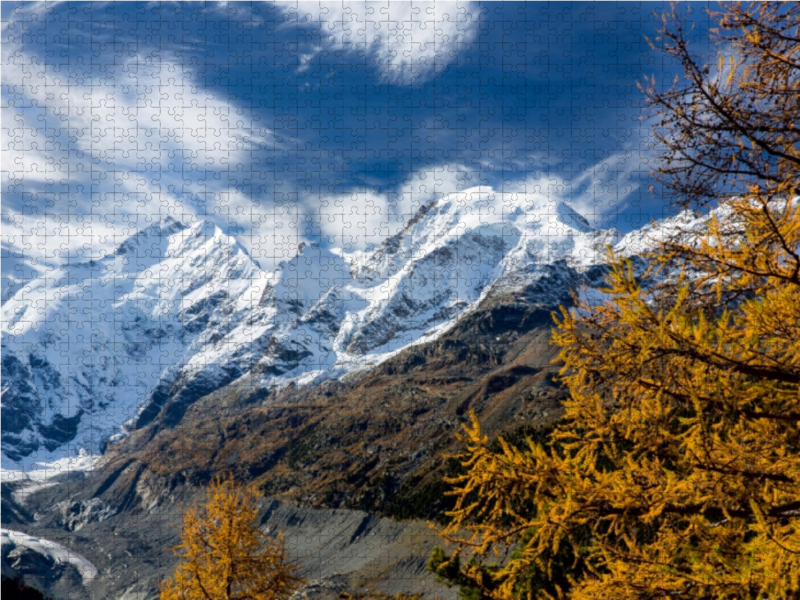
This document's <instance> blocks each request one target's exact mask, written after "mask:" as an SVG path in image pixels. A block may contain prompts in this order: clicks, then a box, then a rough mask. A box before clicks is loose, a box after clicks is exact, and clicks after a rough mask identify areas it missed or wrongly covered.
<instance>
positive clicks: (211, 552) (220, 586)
mask: <svg viewBox="0 0 800 600" xmlns="http://www.w3.org/2000/svg"><path fill="white" fill-rule="evenodd" d="M207 496H208V497H207V500H206V502H205V504H203V505H202V506H199V505H198V504H197V503H196V502H195V504H194V505H193V506H192V507H191V508H189V509H188V510H186V511H184V513H183V530H182V533H181V543H180V544H178V545H177V546H175V547H174V548H173V551H174V552H175V554H177V555H178V556H179V557H180V558H181V561H180V563H179V564H178V566H177V568H176V570H175V573H174V575H173V576H172V578H170V579H168V580H166V581H164V582H162V584H161V596H160V597H161V600H283V599H285V598H288V597H289V596H291V594H292V593H293V592H294V591H295V590H297V589H298V587H299V586H300V585H301V584H302V579H300V578H299V577H297V576H296V574H295V573H296V571H297V567H296V566H295V565H293V564H292V563H291V562H289V561H288V560H287V557H286V549H285V544H284V539H283V536H282V535H281V534H280V533H278V535H277V536H276V537H274V538H270V537H268V536H266V535H264V534H263V533H262V532H261V531H260V530H259V528H258V508H257V500H258V497H257V495H256V494H255V492H253V491H252V490H251V489H249V488H247V487H244V486H240V485H237V484H236V483H235V482H234V481H233V480H232V479H230V478H228V479H224V480H223V479H220V478H217V479H215V480H214V481H213V483H212V484H211V486H210V487H209V489H208V490H207Z"/></svg>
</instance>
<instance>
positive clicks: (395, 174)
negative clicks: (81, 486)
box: [2, 2, 706, 268]
mask: <svg viewBox="0 0 800 600" xmlns="http://www.w3.org/2000/svg"><path fill="white" fill-rule="evenodd" d="M705 6H706V4H705V3H698V4H694V5H692V7H693V9H694V14H693V16H692V17H691V18H692V19H693V20H695V21H696V22H697V26H698V28H697V34H696V35H697V40H698V42H699V44H700V47H701V49H702V44H703V43H705V39H706V38H705V34H704V32H705V29H706V24H705V20H706V16H705V14H704V12H703V10H704V8H705ZM665 8H666V7H665V6H664V5H663V4H662V3H628V2H625V3H610V2H609V3H601V4H593V3H545V2H542V3H527V4H523V3H514V2H508V3H478V2H447V3H444V2H437V3H418V2H413V3H410V2H403V3H401V2H388V3H387V2H375V3H351V2H344V3H343V2H331V3H319V2H301V3H297V2H285V3H284V2H279V3H260V2H258V3H257V2H242V3H207V4H200V3H167V2H161V3H134V2H130V3H101V2H96V3H78V2H63V3H14V2H3V4H2V18H3V65H2V67H3V68H2V127H3V143H2V149H3V154H4V156H3V167H2V171H3V172H2V192H3V197H2V212H3V244H4V252H8V251H9V249H13V250H14V251H16V252H24V253H25V254H27V255H29V256H32V257H34V258H33V260H41V261H44V260H48V261H54V262H59V261H62V262H63V261H64V260H66V259H67V258H68V257H70V258H86V257H88V256H89V255H97V254H99V253H102V252H105V251H108V249H109V248H112V247H113V246H114V245H115V244H116V243H119V242H120V241H122V239H124V238H125V237H126V236H128V235H130V234H132V233H134V232H135V231H136V230H137V229H140V228H142V227H144V226H147V225H148V224H149V223H150V222H152V220H154V219H158V218H161V217H165V216H167V215H170V214H171V215H172V216H174V217H175V218H178V219H181V220H184V221H193V220H195V219H198V218H208V219H211V220H212V221H214V222H215V223H217V224H218V225H219V226H220V227H222V228H223V230H225V231H228V232H230V233H233V234H236V235H237V236H239V237H240V238H241V239H242V241H243V242H244V243H245V245H246V246H247V247H248V248H249V249H250V251H251V253H252V254H253V256H254V257H255V258H256V259H257V260H259V262H260V263H261V264H262V265H263V266H265V267H267V268H270V267H271V266H273V265H274V264H275V263H276V262H277V261H279V260H282V259H284V258H287V257H290V256H292V255H293V254H294V253H295V252H296V247H297V244H298V243H299V242H301V241H318V242H320V243H322V244H323V245H330V246H338V247H343V248H345V249H346V250H358V249H362V250H363V249H369V248H370V247H373V246H374V245H376V244H379V243H380V241H381V240H382V239H384V238H385V237H386V236H388V235H390V234H392V233H394V232H396V231H397V230H398V228H399V227H401V226H402V224H403V223H404V222H405V221H407V220H408V219H410V218H411V216H413V214H414V213H415V212H416V210H417V209H418V208H419V206H420V205H423V204H426V203H428V202H430V201H432V200H433V199H435V198H436V197H440V196H443V195H445V194H447V193H450V192H455V191H460V190H464V189H468V188H471V187H475V186H479V185H480V186H488V187H490V188H492V189H494V190H496V191H504V192H512V193H535V194H545V195H547V196H548V197H549V198H551V199H552V200H553V201H566V202H569V203H570V204H571V205H572V206H573V207H574V208H575V209H576V210H578V211H579V212H581V213H583V214H584V215H586V216H587V217H588V218H589V219H590V221H593V222H594V224H595V225H597V226H604V227H609V226H615V227H617V228H618V229H620V230H621V231H623V232H625V231H629V230H630V229H631V228H634V227H638V226H640V225H642V224H644V223H645V222H648V221H649V220H650V219H651V218H653V217H659V216H662V215H663V214H664V213H665V212H667V213H669V212H671V211H670V209H669V207H666V206H665V205H664V203H663V201H662V200H661V198H660V196H659V194H658V191H657V190H656V191H655V192H648V187H649V185H650V184H651V182H650V181H649V180H648V178H647V172H648V170H649V168H650V167H651V166H652V153H651V150H650V149H649V148H648V142H649V136H650V133H649V132H650V129H651V123H648V122H646V121H642V120H640V117H641V116H642V115H643V111H642V96H641V94H640V92H639V91H638V89H637V87H636V84H637V82H640V81H641V80H642V78H643V76H645V75H648V76H650V75H656V76H657V77H658V78H659V79H660V80H661V81H664V82H665V83H669V82H671V80H672V78H673V76H674V74H675V72H676V70H675V66H674V65H671V64H670V63H669V62H667V61H666V60H665V57H664V56H662V55H660V54H659V53H658V52H655V51H653V50H651V49H650V47H649V46H648V44H647V42H646V41H645V37H644V36H645V35H649V36H655V35H656V32H657V28H658V25H659V21H658V19H657V18H656V14H660V13H661V12H663V11H664V10H665ZM4 268H5V267H4Z"/></svg>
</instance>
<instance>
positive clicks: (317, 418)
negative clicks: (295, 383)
mask: <svg viewBox="0 0 800 600" xmlns="http://www.w3.org/2000/svg"><path fill="white" fill-rule="evenodd" d="M565 291H566V290H565ZM525 300H526V299H525V298H524V297H523V296H518V297H516V298H513V299H512V298H509V297H505V298H495V299H489V300H488V301H486V302H484V303H483V305H482V306H481V308H480V309H479V310H477V311H475V312H473V313H471V314H469V315H467V316H465V317H464V318H462V319H461V321H460V322H459V323H458V324H457V325H456V326H455V327H454V328H453V329H452V330H450V331H449V332H448V333H446V334H444V335H443V336H442V337H440V338H439V339H438V340H436V341H434V342H431V343H427V344H421V345H418V346H414V347H411V348H408V349H406V350H405V351H403V352H401V353H400V354H398V355H397V356H395V357H394V358H392V359H390V360H388V361H386V362H384V363H382V364H381V365H378V366H376V367H375V368H374V369H372V370H371V371H368V372H367V373H365V374H362V375H360V376H357V377H351V378H350V379H349V380H347V381H328V382H324V383H322V384H321V385H318V386H313V387H303V388H297V387H289V388H286V389H284V390H282V391H280V392H274V391H273V392H268V391H266V390H264V389H263V388H259V387H257V386H254V385H252V384H251V383H250V382H249V380H247V379H242V380H239V381H237V382H235V383H234V384H231V385H229V386H227V387H225V388H222V389H220V390H217V391H216V392H213V393H211V394H209V395H208V396H206V397H204V398H203V399H201V400H200V401H198V402H197V403H195V404H194V405H192V406H191V407H190V408H189V409H188V410H187V412H186V415H185V416H184V418H183V420H182V421H181V422H180V423H179V424H178V425H177V426H175V427H173V428H168V427H159V423H158V422H155V423H153V424H152V425H150V426H149V427H147V428H144V429H142V430H138V431H136V432H134V433H133V434H131V435H130V436H129V437H128V438H126V440H124V442H123V443H122V444H120V445H119V446H117V447H115V448H112V449H111V450H110V453H109V456H110V461H109V462H108V463H107V466H106V468H107V469H109V470H112V471H113V470H114V469H115V468H118V467H119V466H120V465H121V461H124V462H126V463H127V462H128V461H130V460H134V461H136V462H138V463H140V466H141V467H142V468H144V469H146V470H147V471H151V472H152V473H153V474H154V475H156V476H158V477H156V479H161V480H163V477H164V476H166V477H167V478H170V477H176V476H177V477H180V478H184V479H187V480H189V481H192V482H196V483H203V482H206V481H207V480H208V479H209V478H210V477H211V476H213V474H214V473H219V472H223V471H232V472H234V473H235V474H236V475H237V476H239V477H241V478H244V479H246V480H255V481H256V482H257V484H259V485H260V486H261V488H262V489H263V491H264V492H265V493H266V494H269V495H272V496H275V497H277V498H279V499H282V500H286V501H289V502H292V503H296V504H302V505H306V506H313V507H323V506H324V507H343V508H359V509H363V510H367V511H370V512H372V513H378V514H384V515H388V516H394V517H399V518H407V517H420V516H425V517H429V516H438V515H440V514H441V513H442V511H443V509H444V508H446V507H445V504H444V502H447V500H443V499H442V494H441V492H442V490H443V485H444V484H443V483H442V475H443V474H445V473H448V472H449V473H451V474H452V472H453V470H454V469H455V468H457V467H456V465H457V463H456V462H455V461H448V460H447V459H446V458H445V457H444V455H445V454H447V453H451V452H454V451H456V450H457V449H458V448H457V443H458V442H457V441H456V438H455V435H454V433H456V432H457V431H459V430H460V423H461V422H462V421H463V419H464V417H465V416H466V413H467V411H468V410H470V409H471V410H474V411H475V412H476V413H477V414H479V415H480V417H481V420H482V422H483V423H485V425H486V427H487V431H488V432H489V433H490V434H491V433H501V432H503V433H510V432H514V431H517V432H519V431H523V430H530V429H532V428H537V427H541V426H545V425H549V424H551V423H552V422H554V421H555V420H556V419H557V418H558V417H559V415H560V413H561V405H560V398H561V397H563V394H564V392H563V390H561V389H560V387H559V386H558V384H557V383H556V382H555V381H554V375H555V373H556V370H557V369H556V368H555V367H554V366H553V365H552V360H553V358H554V356H555V353H554V351H553V349H552V348H551V346H550V344H549V337H550V330H551V326H552V321H551V314H550V308H549V307H548V308H543V307H542V305H541V304H539V305H538V306H537V305H536V304H533V303H528V302H526V301H525ZM562 301H563V299H562ZM127 471H130V469H127Z"/></svg>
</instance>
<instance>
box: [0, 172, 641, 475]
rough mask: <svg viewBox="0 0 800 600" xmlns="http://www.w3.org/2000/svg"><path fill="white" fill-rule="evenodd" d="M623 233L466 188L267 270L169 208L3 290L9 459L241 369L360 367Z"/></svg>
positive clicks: (77, 443)
mask: <svg viewBox="0 0 800 600" xmlns="http://www.w3.org/2000/svg"><path fill="white" fill-rule="evenodd" d="M631 235H634V236H635V235H638V234H636V233H635V232H634V234H629V235H628V236H626V237H625V238H623V239H622V240H618V237H619V236H618V234H617V233H616V231H614V230H610V231H609V230H595V229H593V228H592V227H591V226H590V225H589V223H588V222H587V221H586V219H584V218H583V217H582V216H581V215H579V214H578V213H576V212H575V211H574V210H572V209H571V208H570V207H569V206H567V205H566V204H545V203H541V201H539V202H536V201H533V200H531V199H530V197H526V196H517V195H512V194H497V193H494V192H492V191H491V190H489V189H486V188H473V189H470V190H466V191H464V192H460V193H454V194H451V195H449V196H447V197H444V198H442V199H440V200H439V201H437V202H435V203H433V204H431V205H428V206H426V207H424V208H422V209H421V210H420V211H419V213H418V214H417V215H416V216H415V217H414V218H413V219H411V220H410V221H409V222H408V223H407V225H406V226H405V228H404V229H403V230H402V231H400V232H399V233H397V234H396V235H394V236H393V237H390V238H388V239H387V240H386V241H385V242H384V243H383V244H382V245H381V246H380V247H378V248H377V249H375V250H374V251H372V252H369V253H352V254H348V253H345V252H343V251H340V250H337V249H334V248H323V247H320V246H319V245H316V244H301V245H300V247H299V248H298V250H297V255H296V256H295V257H294V258H292V259H291V260H288V261H284V262H283V263H281V264H279V265H278V267H277V268H276V269H275V271H273V272H267V271H265V270H263V269H261V268H260V267H259V265H258V264H257V263H256V262H255V261H254V260H253V259H252V258H251V257H250V256H249V254H248V253H247V251H246V250H245V248H244V247H243V246H242V245H241V244H240V243H239V242H238V241H237V240H236V239H234V238H232V237H230V236H228V235H225V234H224V233H223V232H222V231H221V230H220V229H218V228H217V227H216V226H214V225H213V224H211V223H210V222H207V221H201V222H198V223H195V224H193V225H191V226H190V225H188V224H183V223H180V222H178V221H175V220H174V219H171V218H167V219H165V220H162V221H160V222H158V223H154V224H153V225H151V226H150V227H148V228H146V229H144V230H142V231H141V232H139V233H138V234H137V235H135V236H133V237H131V238H129V239H128V240H127V241H125V242H124V243H123V244H121V245H120V246H119V247H118V248H117V249H116V251H115V252H114V253H113V254H110V255H108V256H106V257H104V258H103V259H100V260H96V261H89V262H82V263H77V264H68V265H66V266H65V267H63V268H62V269H61V270H60V271H59V272H58V273H57V274H56V275H55V276H53V274H52V272H48V274H46V275H45V276H43V277H40V278H38V279H35V280H33V281H31V282H29V283H27V284H25V285H24V287H23V288H22V289H21V290H19V291H17V292H16V293H15V294H14V296H13V297H11V298H10V299H8V300H7V301H6V302H5V303H4V305H3V307H2V377H3V381H2V431H3V454H4V461H5V462H6V463H9V462H10V463H11V464H13V465H14V466H17V467H19V466H21V467H27V466H30V465H31V464H32V463H34V462H37V461H42V460H54V459H58V458H60V457H62V456H67V455H77V453H78V452H79V450H80V449H82V448H83V449H88V450H89V451H90V452H93V453H97V452H99V450H100V449H101V448H102V445H103V443H104V442H105V440H107V439H108V438H109V437H110V436H120V435H124V434H125V432H126V431H129V430H130V429H131V428H137V427H141V426H144V425H146V424H147V423H149V422H151V421H152V420H153V419H154V418H156V417H157V416H160V418H162V419H165V422H166V423H167V424H174V423H177V421H179V420H180V418H181V416H182V413H183V411H184V410H185V408H186V407H187V406H189V405H190V404H191V403H192V402H194V401H195V400H197V399H199V398H200V397H202V396H204V395H206V394H208V393H210V392H211V391H213V390H215V389H217V388H219V387H221V386H223V385H225V384H227V383H230V382H231V381H233V380H235V379H237V378H239V377H242V376H243V375H247V376H248V378H249V380H248V381H250V382H252V383H254V384H257V385H263V386H266V387H270V386H274V387H281V386H285V385H287V384H289V383H292V382H294V383H296V384H299V385H308V384H313V383H315V382H318V381H321V380H323V379H326V378H330V377H341V376H344V375H346V374H348V373H352V372H353V371H357V370H363V369H367V368H371V367H372V366H374V365H377V364H379V363H380V362H382V361H383V360H385V359H387V358H388V357H390V356H392V355H393V354H395V353H396V352H398V351H400V350H402V349H403V348H405V347H408V346H409V345H411V344H415V343H420V342H424V341H429V340H432V339H434V338H435V337H436V336H438V335H439V334H441V333H442V332H444V331H446V330H447V329H448V328H449V327H450V326H451V325H452V324H453V323H454V322H455V321H456V320H457V319H458V318H460V317H461V316H462V315H464V314H465V313H467V312H468V311H470V310H471V309H473V308H474V307H475V306H476V305H477V304H478V303H479V302H480V301H481V300H482V299H483V298H484V297H486V295H487V294H489V293H491V292H492V290H495V291H496V290H501V289H502V290H504V291H505V292H513V290H515V289H521V288H522V287H524V286H525V285H527V284H530V283H531V282H532V281H538V280H541V281H542V282H544V283H542V285H541V286H540V288H537V289H542V290H547V283H546V281H547V278H548V277H550V276H551V274H552V273H553V269H552V266H553V265H556V264H559V265H563V267H564V268H566V269H569V270H570V271H574V272H580V271H584V270H586V269H588V268H589V267H590V266H591V265H593V264H597V263H599V262H601V260H602V254H601V253H602V251H603V249H604V247H605V246H606V245H608V244H612V245H613V244H614V243H616V242H618V241H619V244H618V247H620V248H621V249H625V250H626V251H632V250H635V249H636V246H637V245H638V246H641V245H642V244H644V241H643V240H638V239H634V238H632V237H631ZM552 281H553V282H554V283H553V284H552V285H559V286H561V287H563V286H564V279H563V278H554V279H553V280H552ZM556 282H558V283H556ZM565 291H566V290H562V289H559V290H558V292H559V293H558V294H555V296H554V297H557V298H563V297H564V292H565ZM543 302H544V301H543ZM553 308H555V306H553Z"/></svg>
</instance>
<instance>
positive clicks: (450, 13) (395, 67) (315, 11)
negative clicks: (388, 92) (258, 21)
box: [276, 0, 480, 85]
mask: <svg viewBox="0 0 800 600" xmlns="http://www.w3.org/2000/svg"><path fill="white" fill-rule="evenodd" d="M276 4H277V5H278V7H280V8H281V10H282V11H283V12H284V13H285V14H286V15H287V17H288V22H290V23H292V24H294V23H315V24H316V26H317V27H318V30H319V36H320V42H321V44H322V45H323V46H324V48H325V49H326V50H327V49H332V50H334V51H336V50H344V51H347V52H355V53H359V54H363V55H365V56H366V58H367V59H368V60H369V61H370V62H372V63H374V64H376V66H377V67H378V69H379V71H380V73H381V76H382V77H385V78H386V79H388V80H390V81H392V82H394V83H402V84H406V85H408V84H411V83H420V82H422V81H425V80H427V79H429V78H430V77H432V76H433V75H435V74H436V73H437V72H439V71H440V70H441V69H443V68H444V67H445V66H447V65H448V64H449V63H450V62H452V60H453V59H454V57H455V54H456V53H457V52H458V49H459V46H460V45H462V44H468V43H470V42H471V41H472V40H473V39H474V37H475V35H476V33H477V28H478V22H479V11H480V7H479V5H478V4H477V3H476V2H398V1H396V0H391V1H389V0H386V1H383V2H347V1H343V2H286V1H281V2H277V3H276ZM292 26H294V25H292ZM310 60H311V58H310V55H308V54H305V55H303V56H302V61H301V64H300V67H299V70H300V71H304V70H306V69H307V68H308V66H309V62H310Z"/></svg>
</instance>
